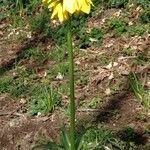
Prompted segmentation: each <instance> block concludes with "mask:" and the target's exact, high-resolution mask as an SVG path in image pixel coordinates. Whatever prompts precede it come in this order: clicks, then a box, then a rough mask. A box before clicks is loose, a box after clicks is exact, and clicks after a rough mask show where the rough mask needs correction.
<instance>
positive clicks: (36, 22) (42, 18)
mask: <svg viewBox="0 0 150 150" xmlns="http://www.w3.org/2000/svg"><path fill="white" fill-rule="evenodd" d="M29 24H30V28H31V30H32V31H33V32H38V33H41V32H45V31H47V28H48V27H49V13H48V10H47V9H45V10H43V11H42V12H40V13H39V14H37V15H36V16H35V17H31V18H30V21H29Z"/></svg>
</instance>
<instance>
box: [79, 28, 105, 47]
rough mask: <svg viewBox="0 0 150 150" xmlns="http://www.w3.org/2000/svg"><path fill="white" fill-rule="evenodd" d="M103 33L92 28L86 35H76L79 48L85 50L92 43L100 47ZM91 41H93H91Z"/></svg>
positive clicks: (83, 32)
mask: <svg viewBox="0 0 150 150" xmlns="http://www.w3.org/2000/svg"><path fill="white" fill-rule="evenodd" d="M103 36H104V33H103V32H102V30H100V29H98V28H93V29H92V30H91V32H90V33H87V32H86V31H82V32H80V34H79V35H78V38H79V41H80V42H79V48H83V49H86V48H88V47H90V46H92V44H93V43H94V45H96V46H100V45H101V44H102V41H103ZM92 40H93V41H92Z"/></svg>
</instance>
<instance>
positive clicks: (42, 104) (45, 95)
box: [30, 85, 60, 115]
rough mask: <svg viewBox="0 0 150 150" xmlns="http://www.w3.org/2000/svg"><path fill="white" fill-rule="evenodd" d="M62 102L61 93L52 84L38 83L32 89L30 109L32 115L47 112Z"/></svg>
mask: <svg viewBox="0 0 150 150" xmlns="http://www.w3.org/2000/svg"><path fill="white" fill-rule="evenodd" d="M59 103H60V95H59V94H58V93H57V92H56V91H55V90H54V88H53V87H52V85H51V86H50V85H40V86H39V85H37V86H35V87H34V89H33V90H32V96H31V102H30V110H31V114H32V115H37V114H38V113H41V114H47V113H49V112H51V111H53V110H54V107H55V106H57V105H58V104H59Z"/></svg>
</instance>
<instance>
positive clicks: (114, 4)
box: [108, 0, 128, 8]
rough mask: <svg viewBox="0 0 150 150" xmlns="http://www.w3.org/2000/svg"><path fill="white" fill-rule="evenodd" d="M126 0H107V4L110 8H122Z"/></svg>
mask: <svg viewBox="0 0 150 150" xmlns="http://www.w3.org/2000/svg"><path fill="white" fill-rule="evenodd" d="M127 3H128V0H108V6H109V7H111V8H122V7H125V6H126V5H127Z"/></svg>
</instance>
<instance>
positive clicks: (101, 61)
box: [96, 54, 110, 66]
mask: <svg viewBox="0 0 150 150" xmlns="http://www.w3.org/2000/svg"><path fill="white" fill-rule="evenodd" d="M96 59H97V61H98V63H99V65H102V66H104V65H108V64H109V62H110V57H109V56H106V55H105V54H102V55H99V56H97V58H96Z"/></svg>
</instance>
